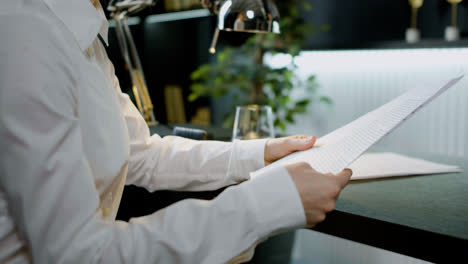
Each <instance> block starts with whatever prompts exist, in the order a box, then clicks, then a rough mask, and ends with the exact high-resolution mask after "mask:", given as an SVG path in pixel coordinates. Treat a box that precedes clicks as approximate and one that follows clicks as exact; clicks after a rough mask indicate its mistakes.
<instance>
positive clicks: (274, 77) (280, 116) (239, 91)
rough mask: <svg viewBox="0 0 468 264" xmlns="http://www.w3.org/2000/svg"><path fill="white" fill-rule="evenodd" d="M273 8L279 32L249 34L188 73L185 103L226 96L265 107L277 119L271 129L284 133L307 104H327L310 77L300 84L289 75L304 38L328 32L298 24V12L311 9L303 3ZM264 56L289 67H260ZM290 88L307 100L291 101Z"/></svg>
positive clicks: (281, 3) (295, 0) (229, 119)
mask: <svg viewBox="0 0 468 264" xmlns="http://www.w3.org/2000/svg"><path fill="white" fill-rule="evenodd" d="M277 4H278V9H279V11H280V14H281V15H282V16H281V19H280V26H281V31H282V33H281V34H280V35H276V34H256V35H252V37H250V38H249V39H248V40H247V41H246V43H245V44H243V45H242V46H240V47H228V48H225V49H224V50H223V51H221V52H219V53H218V54H217V58H216V61H215V62H214V63H212V64H204V65H201V66H200V67H199V68H198V69H197V70H195V71H194V72H193V73H192V74H191V79H192V81H193V84H192V86H191V90H192V93H191V94H190V95H189V101H194V100H196V99H198V98H199V97H201V96H213V97H215V98H217V97H221V96H224V95H227V94H228V93H229V95H230V96H232V99H233V103H234V105H246V104H260V105H270V106H271V107H272V109H273V111H274V113H275V117H276V119H275V127H279V128H281V129H282V130H285V129H286V124H288V123H294V117H295V115H296V114H301V113H305V112H306V111H307V108H308V105H309V104H310V103H311V102H312V101H314V100H315V101H317V102H323V103H327V104H331V103H332V101H331V99H330V98H328V97H326V96H320V95H318V92H317V89H318V84H317V82H316V80H315V76H310V77H308V78H307V80H306V81H305V82H303V81H302V82H301V81H300V80H299V79H298V78H296V76H295V74H294V70H295V69H296V65H295V64H294V57H296V56H297V55H298V54H299V52H300V51H301V48H302V45H303V44H304V40H305V38H306V37H308V36H310V35H312V34H315V33H317V32H322V31H326V30H328V26H326V25H325V26H321V27H314V26H312V25H310V24H306V23H304V22H303V21H302V19H301V16H300V12H299V10H300V9H305V10H310V9H311V8H312V7H311V5H310V3H309V2H308V1H307V0H292V1H277ZM267 52H270V53H273V54H274V53H276V52H282V53H288V54H290V55H291V56H292V58H293V60H292V63H291V65H288V66H287V67H283V68H272V67H270V66H268V65H265V64H264V63H263V59H264V55H265V53H267ZM295 86H303V87H305V90H306V93H307V97H306V99H298V100H295V99H292V98H291V96H290V94H291V91H292V89H293V88H294V87H295ZM231 112H232V113H233V111H231ZM232 121H233V115H232V114H231V115H230V116H228V117H227V118H226V120H225V123H224V125H225V126H229V125H232V123H233V122H232Z"/></svg>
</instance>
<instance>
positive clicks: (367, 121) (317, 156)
mask: <svg viewBox="0 0 468 264" xmlns="http://www.w3.org/2000/svg"><path fill="white" fill-rule="evenodd" d="M462 78H463V76H460V77H458V78H455V79H453V80H450V81H449V82H448V83H447V84H445V85H444V86H442V87H439V86H435V87H431V88H424V87H421V88H419V87H418V88H415V89H411V90H409V91H408V92H406V93H404V94H403V95H401V96H399V97H397V98H396V99H394V100H392V101H390V102H389V103H387V104H385V105H383V106H381V107H380V108H378V109H376V110H374V111H372V112H370V113H367V114H366V115H364V116H362V117H360V118H359V119H356V120H355V121H353V122H351V123H349V124H348V125H346V126H344V127H342V128H339V129H337V130H335V131H333V132H331V133H330V134H328V135H326V136H324V137H322V138H320V139H319V140H318V141H317V143H316V146H315V147H313V148H312V149H309V150H305V151H301V152H297V153H293V154H291V155H289V156H287V157H285V158H283V159H280V160H278V161H276V162H274V163H272V164H270V165H269V166H267V167H265V168H263V169H260V170H258V171H256V172H254V173H253V174H254V175H256V174H260V173H262V172H264V171H265V170H269V169H271V168H274V167H277V166H284V165H287V164H292V163H296V162H300V161H305V162H308V163H309V164H310V165H311V166H312V167H313V168H314V169H315V170H317V171H319V172H322V173H328V172H331V173H338V172H340V171H342V170H343V169H344V168H346V167H347V166H349V165H350V164H351V163H352V162H353V161H354V160H356V159H357V158H358V157H359V156H361V155H362V154H363V153H364V152H365V151H366V150H367V149H369V148H370V147H371V146H372V145H374V144H375V143H377V142H378V141H379V140H380V139H382V138H383V137H384V136H385V135H387V134H388V133H390V132H391V131H392V130H393V129H395V128H396V127H398V126H399V125H400V124H401V123H402V122H403V121H405V120H406V119H407V118H408V117H410V116H411V115H412V114H414V113H415V112H416V111H417V110H419V109H420V108H421V107H422V106H424V105H425V104H427V103H428V102H430V101H431V100H432V99H434V98H435V97H437V96H439V95H440V94H441V93H443V92H444V91H446V90H447V89H448V88H450V87H452V86H453V85H455V84H456V83H457V82H458V81H460V79H462Z"/></svg>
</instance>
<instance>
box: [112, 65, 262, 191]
mask: <svg viewBox="0 0 468 264" xmlns="http://www.w3.org/2000/svg"><path fill="white" fill-rule="evenodd" d="M107 64H108V65H107V68H108V69H109V72H110V74H111V76H113V77H114V88H115V89H116V92H117V93H118V94H119V100H120V105H121V109H122V112H123V114H124V117H125V120H126V122H127V127H128V134H129V137H130V163H129V173H128V176H127V184H134V185H138V186H141V187H144V188H146V189H148V190H149V191H155V190H162V189H166V190H167V189H170V190H185V191H202V190H216V189H219V188H221V187H225V186H227V185H232V184H237V183H239V182H242V181H245V180H248V179H249V173H250V172H252V171H255V170H258V169H260V168H262V167H264V166H265V161H264V150H265V143H266V139H259V140H249V141H236V142H234V143H231V142H217V141H195V140H190V139H186V138H181V137H174V136H166V137H164V138H161V137H160V136H159V135H153V136H151V137H150V134H149V129H148V126H147V125H146V122H145V121H144V119H143V117H142V116H141V114H140V112H139V111H138V110H137V108H136V107H135V105H134V104H133V103H132V102H131V100H130V98H129V96H128V95H126V94H124V93H122V92H121V91H120V86H119V82H118V80H117V78H116V77H115V75H114V69H113V66H112V63H111V62H110V61H108V63H107Z"/></svg>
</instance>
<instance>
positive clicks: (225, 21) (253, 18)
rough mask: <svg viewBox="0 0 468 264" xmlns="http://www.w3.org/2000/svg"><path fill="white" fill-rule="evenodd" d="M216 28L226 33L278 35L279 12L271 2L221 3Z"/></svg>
mask: <svg viewBox="0 0 468 264" xmlns="http://www.w3.org/2000/svg"><path fill="white" fill-rule="evenodd" d="M218 28H219V29H220V30H226V31H239V32H251V33H268V32H272V33H276V34H279V33H280V26H279V12H278V9H277V8H276V5H275V4H274V3H273V2H272V1H271V0H225V1H221V2H220V5H219V9H218Z"/></svg>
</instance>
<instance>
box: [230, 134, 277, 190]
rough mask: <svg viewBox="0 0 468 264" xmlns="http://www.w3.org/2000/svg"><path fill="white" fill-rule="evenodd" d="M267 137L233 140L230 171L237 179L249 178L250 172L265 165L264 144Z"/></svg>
mask: <svg viewBox="0 0 468 264" xmlns="http://www.w3.org/2000/svg"><path fill="white" fill-rule="evenodd" d="M267 141H268V139H267V138H266V139H252V140H236V141H234V143H233V144H234V152H233V161H234V166H233V167H231V170H232V172H233V173H234V174H235V175H236V176H237V177H236V179H237V180H238V181H245V180H248V179H250V173H251V172H253V171H256V170H259V169H261V168H263V167H265V145H266V142H267Z"/></svg>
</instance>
